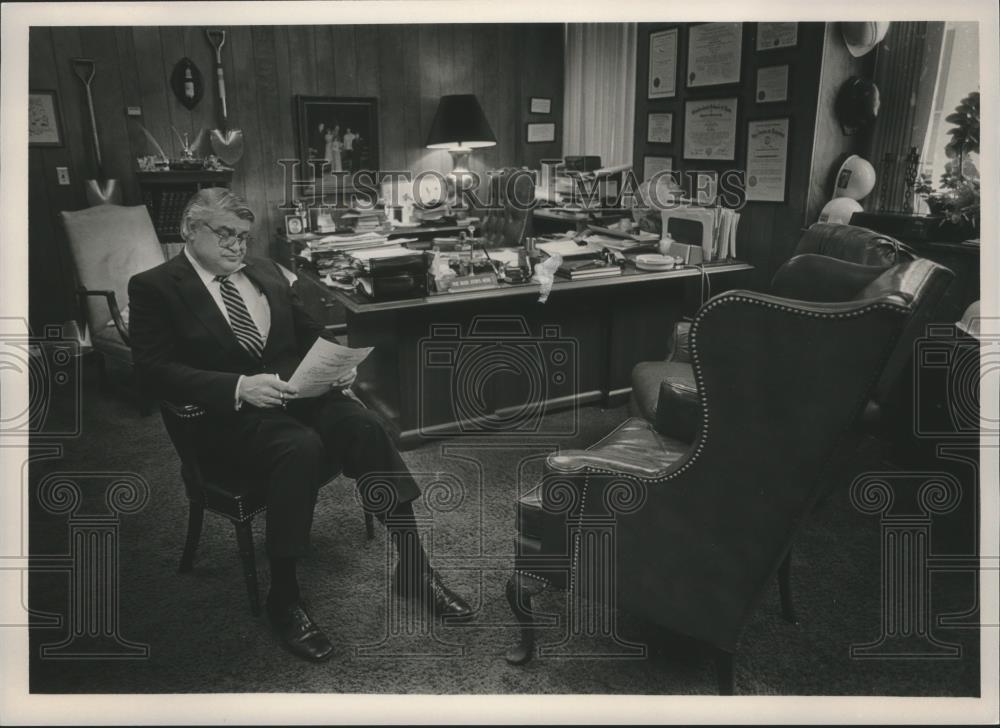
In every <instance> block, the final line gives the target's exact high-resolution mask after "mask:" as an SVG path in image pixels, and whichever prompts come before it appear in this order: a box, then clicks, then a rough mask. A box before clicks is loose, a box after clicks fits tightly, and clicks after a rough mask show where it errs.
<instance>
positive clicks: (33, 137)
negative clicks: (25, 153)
mask: <svg viewBox="0 0 1000 728" xmlns="http://www.w3.org/2000/svg"><path fill="white" fill-rule="evenodd" d="M62 145H63V135H62V122H61V121H60V118H59V104H58V102H57V101H56V92H55V91H31V92H29V93H28V146H32V147H61V146H62Z"/></svg>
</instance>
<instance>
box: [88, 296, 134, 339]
mask: <svg viewBox="0 0 1000 728" xmlns="http://www.w3.org/2000/svg"><path fill="white" fill-rule="evenodd" d="M76 295H78V296H80V299H81V301H82V300H83V298H84V297H85V296H100V297H102V298H104V299H105V300H106V301H107V302H108V310H109V311H110V312H111V320H112V321H114V322H115V328H116V329H117V330H118V335H119V336H120V337H122V341H124V342H125V344H126V346H131V344H129V338H128V326H126V325H125V319H123V318H122V312H121V310H120V309H119V308H118V300H117V299H116V298H115V292H114V291H103V290H101V291H91V290H88V289H86V288H82V287H81V288H78V289H76Z"/></svg>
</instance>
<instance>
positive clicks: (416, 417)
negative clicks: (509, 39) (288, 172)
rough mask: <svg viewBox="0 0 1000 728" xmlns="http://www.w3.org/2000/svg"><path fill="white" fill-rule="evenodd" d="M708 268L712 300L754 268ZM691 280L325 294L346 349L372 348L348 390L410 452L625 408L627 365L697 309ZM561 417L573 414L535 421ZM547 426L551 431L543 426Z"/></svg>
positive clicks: (659, 353)
mask: <svg viewBox="0 0 1000 728" xmlns="http://www.w3.org/2000/svg"><path fill="white" fill-rule="evenodd" d="M706 270H708V271H709V276H710V278H711V290H712V292H713V293H718V292H719V291H722V290H726V289H728V288H733V287H738V286H739V285H741V284H742V283H743V279H744V277H745V272H746V271H749V270H752V266H750V265H747V264H746V263H740V262H732V263H723V264H715V265H710V266H708V267H707V268H706ZM700 277H701V273H700V272H699V271H698V270H696V269H693V268H685V269H681V270H676V271H668V272H656V273H646V272H641V271H636V270H634V269H630V270H628V271H627V272H626V273H625V274H624V275H622V276H620V277H615V278H601V279H591V280H583V281H559V280H558V279H557V281H556V283H555V284H554V286H553V288H552V293H551V295H550V296H549V299H548V302H547V303H544V304H542V303H539V302H538V285H537V284H530V283H529V284H524V285H516V286H515V285H512V286H504V287H502V288H497V289H492V290H486V291H468V292H461V293H454V294H451V293H446V294H440V295H434V296H428V297H426V298H418V299H409V300H402V301H387V302H377V303H376V302H369V301H368V300H367V299H365V298H364V297H362V296H360V295H359V294H356V293H352V292H346V291H340V290H335V289H331V291H330V295H331V296H332V297H333V298H335V299H336V300H337V301H338V302H339V303H340V304H342V305H343V307H344V309H345V311H346V317H347V332H348V341H349V343H350V345H351V346H353V347H361V346H373V347H375V350H374V351H373V352H372V354H371V355H370V356H369V357H368V359H367V360H366V361H365V362H364V363H363V364H362V365H361V367H360V368H359V372H358V382H357V385H356V387H355V389H356V390H357V391H358V394H359V395H361V397H362V398H363V399H364V400H365V401H366V402H367V403H368V404H369V405H370V406H371V407H373V408H374V409H375V410H377V411H378V412H380V413H381V414H382V415H383V416H385V417H386V418H387V419H389V420H390V421H391V422H393V423H394V424H395V425H396V426H397V427H398V428H399V432H400V439H401V445H402V446H403V447H412V446H415V445H418V444H420V442H421V441H423V440H424V439H425V438H431V437H448V436H457V435H465V436H474V435H476V434H480V435H483V434H493V435H495V434H497V433H504V434H511V435H521V436H526V435H533V434H535V435H569V434H574V433H575V432H576V428H577V426H578V422H579V420H578V409H577V408H579V407H580V406H582V405H586V404H591V403H600V404H602V405H604V406H615V405H617V404H620V403H622V402H624V401H625V400H626V399H627V397H628V395H629V392H630V391H631V386H630V373H631V371H632V367H633V366H634V365H635V364H637V363H638V362H640V361H645V360H654V359H662V358H664V357H665V356H666V354H667V342H668V337H669V335H670V332H671V331H672V328H673V324H674V323H675V322H676V321H678V320H680V319H681V318H682V315H683V314H684V313H685V311H687V312H689V313H691V312H693V310H694V309H696V308H697V305H698V301H697V298H698V291H699V287H700V283H701V278H700ZM692 294H693V297H694V299H695V300H693V301H692V300H691V299H692ZM685 303H687V305H685ZM564 408H573V409H574V412H576V413H577V414H575V415H573V414H570V415H566V416H563V417H559V418H550V419H545V418H544V415H545V414H547V413H549V412H552V411H555V410H557V409H564ZM553 422H556V423H557V425H556V428H557V429H558V430H559V431H558V432H556V431H553V432H549V431H547V430H546V429H545V428H547V427H552V426H553V425H552V424H551V423H553Z"/></svg>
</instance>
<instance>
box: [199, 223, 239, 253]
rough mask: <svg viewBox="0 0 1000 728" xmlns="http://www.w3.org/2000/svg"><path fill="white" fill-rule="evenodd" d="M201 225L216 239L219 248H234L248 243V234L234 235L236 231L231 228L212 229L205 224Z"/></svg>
mask: <svg viewBox="0 0 1000 728" xmlns="http://www.w3.org/2000/svg"><path fill="white" fill-rule="evenodd" d="M202 225H204V226H205V227H207V228H208V229H209V230H211V231H212V232H213V233H215V236H216V237H217V238H218V243H219V246H220V247H223V248H234V247H236V246H237V245H247V244H248V243H249V242H250V233H249V232H245V233H240V234H239V235H237V234H236V231H235V230H233V229H232V228H227V227H224V228H214V227H212V226H211V225H209V224H208V223H207V222H203V223H202Z"/></svg>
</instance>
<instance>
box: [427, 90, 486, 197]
mask: <svg viewBox="0 0 1000 728" xmlns="http://www.w3.org/2000/svg"><path fill="white" fill-rule="evenodd" d="M496 143H497V138H496V136H494V135H493V130H492V129H490V123H489V122H488V121H486V115H485V114H484V113H483V107H482V106H480V105H479V99H477V98H476V95H475V94H451V95H448V96H442V97H441V100H440V101H439V102H438V107H437V112H436V113H435V114H434V121H432V122H431V131H430V133H429V134H428V135H427V148H428V149H447V150H448V153H449V154H450V155H451V165H452V170H451V174H449V175H448V180H449V183H451V184H453V185H454V189H455V190H459V189H465V186H468V185H469V182H468V181H466V179H465V178H467V177H471V173H470V172H469V168H468V163H469V154H470V153H471V152H472V150H473V149H479V148H481V147H492V146H494V145H496ZM463 185H465V186H463Z"/></svg>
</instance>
